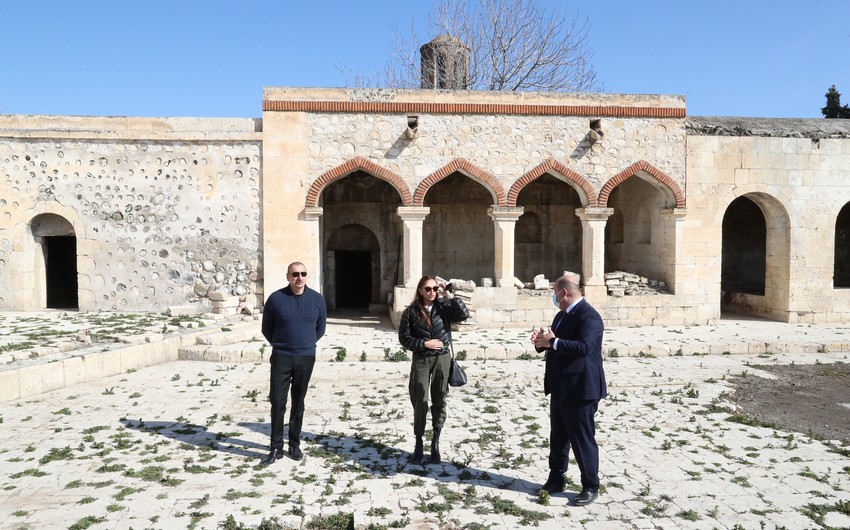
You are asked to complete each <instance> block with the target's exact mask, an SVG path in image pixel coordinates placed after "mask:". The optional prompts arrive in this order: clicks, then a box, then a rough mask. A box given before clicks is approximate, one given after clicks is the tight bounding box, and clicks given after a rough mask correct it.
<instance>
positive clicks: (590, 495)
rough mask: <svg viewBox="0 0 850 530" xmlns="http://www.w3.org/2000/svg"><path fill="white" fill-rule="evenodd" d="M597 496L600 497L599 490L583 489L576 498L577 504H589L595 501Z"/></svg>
mask: <svg viewBox="0 0 850 530" xmlns="http://www.w3.org/2000/svg"><path fill="white" fill-rule="evenodd" d="M596 497H599V492H598V491H590V490H581V493H579V494H578V495H576V498H575V503H576V506H587V505H588V504H590V503H591V502H593V501H595V500H596Z"/></svg>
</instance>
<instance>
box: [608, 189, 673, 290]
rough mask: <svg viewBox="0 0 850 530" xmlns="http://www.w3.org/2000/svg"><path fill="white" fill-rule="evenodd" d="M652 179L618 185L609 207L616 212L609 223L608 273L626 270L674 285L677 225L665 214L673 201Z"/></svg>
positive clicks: (610, 196) (609, 199) (610, 197)
mask: <svg viewBox="0 0 850 530" xmlns="http://www.w3.org/2000/svg"><path fill="white" fill-rule="evenodd" d="M665 189H666V188H663V187H659V186H658V185H656V183H654V182H653V181H652V180H651V179H649V178H644V177H643V176H641V175H638V174H635V175H632V176H631V177H629V178H627V179H626V180H624V181H623V182H621V183H620V184H618V185H617V186H615V187H614V188H613V189H612V190H611V193H610V195H609V196H608V201H607V203H606V206H607V207H608V208H612V209H613V210H614V212H613V214H612V215H611V216H610V217H609V218H608V221H607V222H606V224H605V272H614V271H624V272H629V273H632V274H637V275H639V276H645V277H646V278H649V279H651V280H659V281H664V282H666V283H667V285H668V286H672V285H674V283H675V282H674V281H673V279H674V278H675V269H674V267H675V263H674V260H673V259H671V256H670V252H671V250H670V249H671V248H673V245H675V225H674V222H673V221H671V220H669V219H665V218H664V217H663V216H662V212H664V211H665V210H666V209H668V208H669V205H670V202H671V199H670V197H669V194H667V193H665Z"/></svg>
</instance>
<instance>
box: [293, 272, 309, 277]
mask: <svg viewBox="0 0 850 530" xmlns="http://www.w3.org/2000/svg"><path fill="white" fill-rule="evenodd" d="M299 274H300V275H301V277H302V278H306V277H307V271H301V272H298V271H295V272H290V273H289V275H290V276H292V277H293V278H297V277H298V275H299Z"/></svg>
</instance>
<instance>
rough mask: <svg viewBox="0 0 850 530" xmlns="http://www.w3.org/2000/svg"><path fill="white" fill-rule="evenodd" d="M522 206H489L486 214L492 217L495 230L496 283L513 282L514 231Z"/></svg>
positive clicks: (511, 284)
mask: <svg viewBox="0 0 850 530" xmlns="http://www.w3.org/2000/svg"><path fill="white" fill-rule="evenodd" d="M522 212H523V207H522V206H517V207H513V208H510V207H506V206H491V207H490V208H489V209H488V210H487V215H489V216H490V218H491V219H493V225H494V228H495V232H496V271H495V273H496V285H498V286H499V287H511V286H513V284H514V231H515V228H516V220H517V219H519V216H520V215H522Z"/></svg>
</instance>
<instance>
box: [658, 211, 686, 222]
mask: <svg viewBox="0 0 850 530" xmlns="http://www.w3.org/2000/svg"><path fill="white" fill-rule="evenodd" d="M687 213H688V210H687V208H668V209H666V210H661V216H662V217H666V218H670V219H673V220H674V221H681V220H683V219H684V218H685V215H686V214H687Z"/></svg>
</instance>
